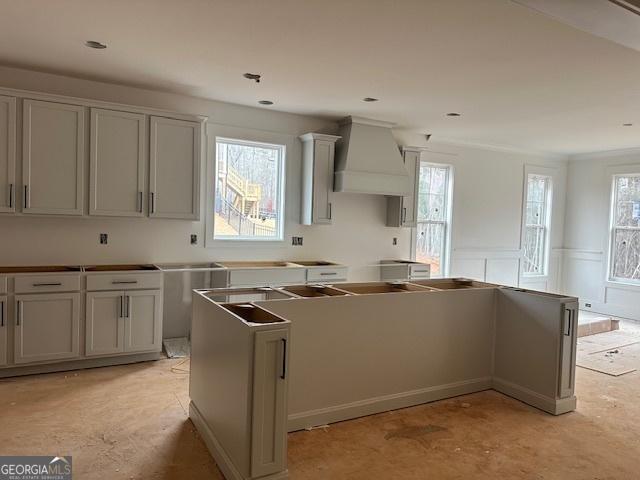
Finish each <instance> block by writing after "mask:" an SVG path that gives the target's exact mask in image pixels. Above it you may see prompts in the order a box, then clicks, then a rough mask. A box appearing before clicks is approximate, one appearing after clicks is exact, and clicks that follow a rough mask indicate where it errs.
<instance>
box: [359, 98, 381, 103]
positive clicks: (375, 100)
mask: <svg viewBox="0 0 640 480" xmlns="http://www.w3.org/2000/svg"><path fill="white" fill-rule="evenodd" d="M378 100H379V99H378V98H373V97H364V98H363V99H362V101H363V102H377V101H378Z"/></svg>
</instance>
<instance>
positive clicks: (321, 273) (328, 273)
mask: <svg viewBox="0 0 640 480" xmlns="http://www.w3.org/2000/svg"><path fill="white" fill-rule="evenodd" d="M337 274H338V272H320V275H322V276H323V277H324V276H327V275H337Z"/></svg>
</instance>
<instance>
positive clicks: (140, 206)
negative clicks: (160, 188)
mask: <svg viewBox="0 0 640 480" xmlns="http://www.w3.org/2000/svg"><path fill="white" fill-rule="evenodd" d="M138 212H140V213H142V192H138Z"/></svg>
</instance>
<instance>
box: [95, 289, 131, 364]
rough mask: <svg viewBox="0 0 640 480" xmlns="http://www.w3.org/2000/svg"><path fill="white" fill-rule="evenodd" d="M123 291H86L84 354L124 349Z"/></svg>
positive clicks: (116, 351)
mask: <svg viewBox="0 0 640 480" xmlns="http://www.w3.org/2000/svg"><path fill="white" fill-rule="evenodd" d="M124 302H125V299H124V292H122V291H120V292H89V293H87V311H86V322H87V323H86V326H87V331H86V355H87V356H92V355H108V354H113V353H122V352H123V351H124V322H125V318H124V316H123V314H124V311H123V310H124Z"/></svg>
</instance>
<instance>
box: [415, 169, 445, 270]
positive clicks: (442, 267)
mask: <svg viewBox="0 0 640 480" xmlns="http://www.w3.org/2000/svg"><path fill="white" fill-rule="evenodd" d="M422 165H428V166H430V167H435V168H445V169H446V170H447V179H446V182H445V185H446V187H445V188H446V191H445V194H444V210H445V211H444V215H443V218H444V220H424V221H421V220H420V218H419V212H418V206H419V204H420V167H421V166H422ZM454 175H455V173H454V166H453V165H451V164H448V163H439V162H433V161H429V160H423V159H422V158H420V159H419V160H418V168H417V172H416V176H417V178H416V185H417V188H416V192H415V202H416V207H415V208H416V226H415V227H413V228H412V229H411V259H412V260H413V261H414V262H415V261H417V260H416V257H417V253H418V252H417V251H418V227H419V225H420V224H432V225H444V232H443V235H442V238H443V245H442V258H441V259H440V274H439V275H431V278H446V277H448V276H449V273H450V266H451V230H452V220H453V179H454Z"/></svg>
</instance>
